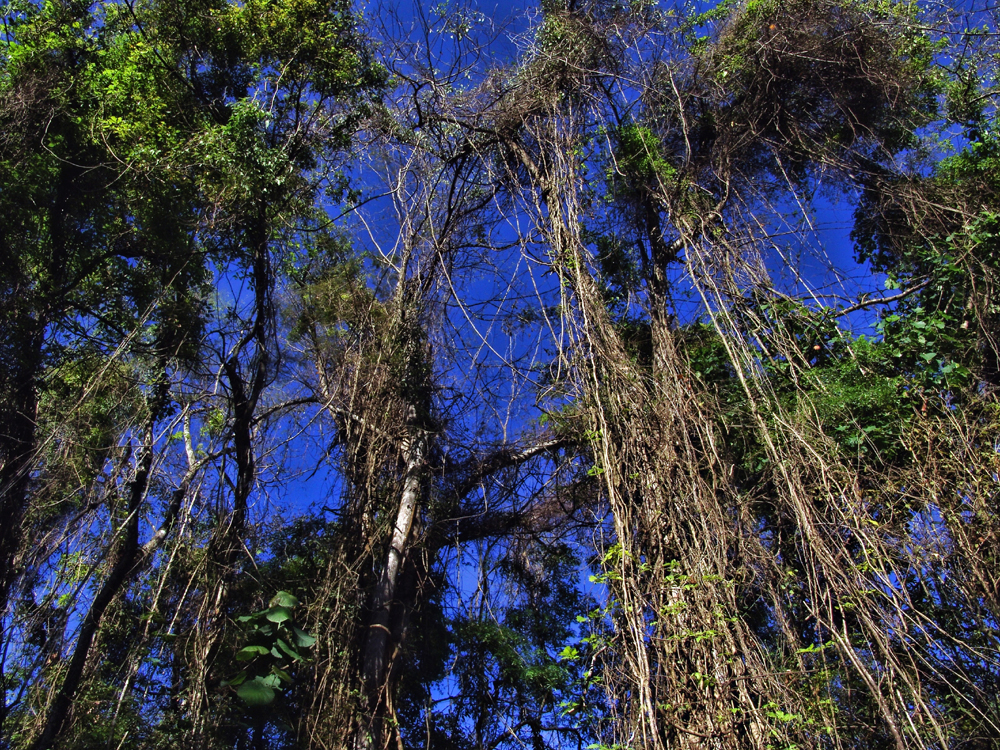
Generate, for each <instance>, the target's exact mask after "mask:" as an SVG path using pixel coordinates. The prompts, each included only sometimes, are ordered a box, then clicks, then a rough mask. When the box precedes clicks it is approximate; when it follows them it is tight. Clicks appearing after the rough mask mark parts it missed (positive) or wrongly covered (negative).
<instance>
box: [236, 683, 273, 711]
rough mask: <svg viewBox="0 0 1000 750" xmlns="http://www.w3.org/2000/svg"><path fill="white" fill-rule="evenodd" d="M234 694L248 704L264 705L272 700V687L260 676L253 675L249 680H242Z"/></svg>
mask: <svg viewBox="0 0 1000 750" xmlns="http://www.w3.org/2000/svg"><path fill="white" fill-rule="evenodd" d="M236 694H237V695H238V696H240V698H242V699H243V700H244V702H245V703H246V704H247V705H248V706H266V705H268V704H270V703H273V702H274V690H273V688H272V687H271V686H270V685H267V684H266V683H265V682H264V679H263V678H260V677H254V678H253V679H252V680H251V681H250V682H244V683H243V684H242V685H240V686H239V688H238V689H237V690H236Z"/></svg>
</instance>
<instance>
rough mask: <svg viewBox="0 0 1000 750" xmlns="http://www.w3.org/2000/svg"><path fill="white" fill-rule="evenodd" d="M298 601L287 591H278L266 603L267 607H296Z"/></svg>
mask: <svg viewBox="0 0 1000 750" xmlns="http://www.w3.org/2000/svg"><path fill="white" fill-rule="evenodd" d="M298 605H299V600H298V599H297V598H296V597H295V596H293V595H292V594H289V593H288V592H287V591H279V592H278V593H277V594H275V595H274V597H273V598H272V599H271V601H270V602H269V603H268V606H269V607H272V608H273V607H297V606H298Z"/></svg>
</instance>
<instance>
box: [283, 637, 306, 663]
mask: <svg viewBox="0 0 1000 750" xmlns="http://www.w3.org/2000/svg"><path fill="white" fill-rule="evenodd" d="M278 648H280V649H281V650H282V651H284V652H285V653H286V654H288V656H290V657H291V658H292V659H294V660H295V661H302V657H301V656H300V655H299V653H298V652H297V651H295V649H293V648H292V647H291V646H289V645H288V644H287V643H285V642H284V641H283V640H281V639H280V638H279V639H278Z"/></svg>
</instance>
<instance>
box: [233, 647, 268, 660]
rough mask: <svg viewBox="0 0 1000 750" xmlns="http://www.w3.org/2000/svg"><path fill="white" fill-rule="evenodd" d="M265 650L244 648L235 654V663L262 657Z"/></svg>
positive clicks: (262, 648)
mask: <svg viewBox="0 0 1000 750" xmlns="http://www.w3.org/2000/svg"><path fill="white" fill-rule="evenodd" d="M266 653H267V649H266V648H264V647H263V646H244V647H243V648H241V649H240V650H239V651H237V652H236V661H250V660H251V659H253V658H255V657H257V656H263V655H265V654H266Z"/></svg>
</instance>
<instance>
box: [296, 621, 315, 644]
mask: <svg viewBox="0 0 1000 750" xmlns="http://www.w3.org/2000/svg"><path fill="white" fill-rule="evenodd" d="M292 632H293V633H294V634H295V645H296V646H298V647H299V648H309V647H310V646H312V645H313V644H314V643H316V637H315V636H312V635H309V634H308V633H307V632H305V631H304V630H300V629H299V628H297V627H294V626H293V627H292Z"/></svg>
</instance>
